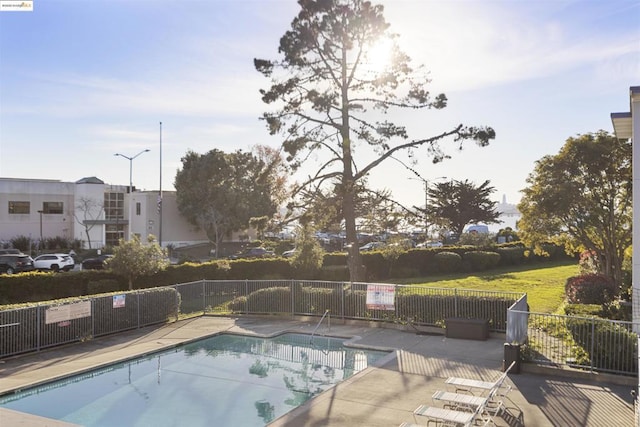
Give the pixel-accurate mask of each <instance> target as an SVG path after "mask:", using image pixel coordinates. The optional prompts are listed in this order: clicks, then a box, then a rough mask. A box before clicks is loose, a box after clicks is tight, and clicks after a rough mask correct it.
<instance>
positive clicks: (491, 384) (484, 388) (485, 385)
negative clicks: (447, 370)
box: [445, 362, 516, 396]
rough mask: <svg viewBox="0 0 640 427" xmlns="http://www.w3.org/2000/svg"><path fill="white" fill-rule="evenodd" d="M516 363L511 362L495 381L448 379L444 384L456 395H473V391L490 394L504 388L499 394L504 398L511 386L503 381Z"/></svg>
mask: <svg viewBox="0 0 640 427" xmlns="http://www.w3.org/2000/svg"><path fill="white" fill-rule="evenodd" d="M515 363H516V362H512V363H511V365H509V367H508V368H507V369H506V370H505V371H504V372H503V373H502V374H501V375H500V376H499V377H498V379H496V380H495V381H482V380H474V379H471V378H461V377H449V378H447V380H446V381H445V384H447V385H449V386H453V387H454V388H455V391H456V393H458V392H461V391H463V392H467V393H471V394H474V393H473V392H474V391H476V392H477V391H480V393H481V394H484V393H485V392H491V390H493V389H496V390H499V389H501V388H504V389H505V390H504V391H502V392H501V393H500V394H501V395H502V396H504V395H505V394H506V393H508V392H509V390H511V386H510V385H508V384H505V380H506V378H507V374H508V373H509V371H510V370H511V368H513V366H514V365H515Z"/></svg>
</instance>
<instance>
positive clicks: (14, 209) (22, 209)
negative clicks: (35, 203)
mask: <svg viewBox="0 0 640 427" xmlns="http://www.w3.org/2000/svg"><path fill="white" fill-rule="evenodd" d="M30 212H31V202H9V213H10V214H28V213H30Z"/></svg>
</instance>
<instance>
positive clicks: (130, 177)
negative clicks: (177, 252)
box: [114, 148, 151, 238]
mask: <svg viewBox="0 0 640 427" xmlns="http://www.w3.org/2000/svg"><path fill="white" fill-rule="evenodd" d="M148 151H151V150H149V149H148V148H147V149H146V150H142V151H141V152H139V153H138V154H136V155H135V156H132V157H129V156H125V155H124V154H120V153H116V154H114V156H120V157H124V158H125V159H127V160H129V238H131V226H132V223H131V220H132V218H131V205H132V204H133V197H132V194H133V159H135V158H136V157H138V156H139V155H140V154H142V153H146V152H148Z"/></svg>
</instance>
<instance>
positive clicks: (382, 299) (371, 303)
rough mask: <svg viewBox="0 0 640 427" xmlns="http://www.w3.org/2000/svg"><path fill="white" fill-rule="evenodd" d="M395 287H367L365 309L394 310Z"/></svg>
mask: <svg viewBox="0 0 640 427" xmlns="http://www.w3.org/2000/svg"><path fill="white" fill-rule="evenodd" d="M395 296H396V287H395V286H393V285H367V308H368V309H371V310H395V305H394V302H395Z"/></svg>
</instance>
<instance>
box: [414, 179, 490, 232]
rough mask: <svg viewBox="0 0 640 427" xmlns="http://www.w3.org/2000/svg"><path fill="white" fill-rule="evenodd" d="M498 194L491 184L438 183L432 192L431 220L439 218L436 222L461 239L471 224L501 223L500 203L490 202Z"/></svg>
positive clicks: (428, 207)
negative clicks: (497, 208) (498, 206)
mask: <svg viewBox="0 0 640 427" xmlns="http://www.w3.org/2000/svg"><path fill="white" fill-rule="evenodd" d="M494 191H495V188H494V187H491V186H489V181H488V180H487V181H485V182H483V183H482V184H481V185H479V186H478V187H476V186H475V185H474V184H473V183H471V182H469V181H468V180H464V181H456V180H451V181H449V182H439V183H436V184H435V185H434V186H433V187H430V188H429V206H427V209H426V212H427V216H428V217H432V218H438V220H437V221H436V222H438V223H439V224H440V225H442V226H447V227H448V228H449V229H450V230H451V231H452V232H454V233H456V234H458V235H461V234H462V232H463V231H464V227H465V226H466V225H467V224H473V223H479V222H482V223H485V224H496V223H499V222H501V221H500V220H498V217H499V216H500V212H498V211H496V205H497V204H498V202H493V201H491V200H490V199H489V197H490V196H491V194H492V193H493V192H494ZM421 210H422V211H424V209H421Z"/></svg>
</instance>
